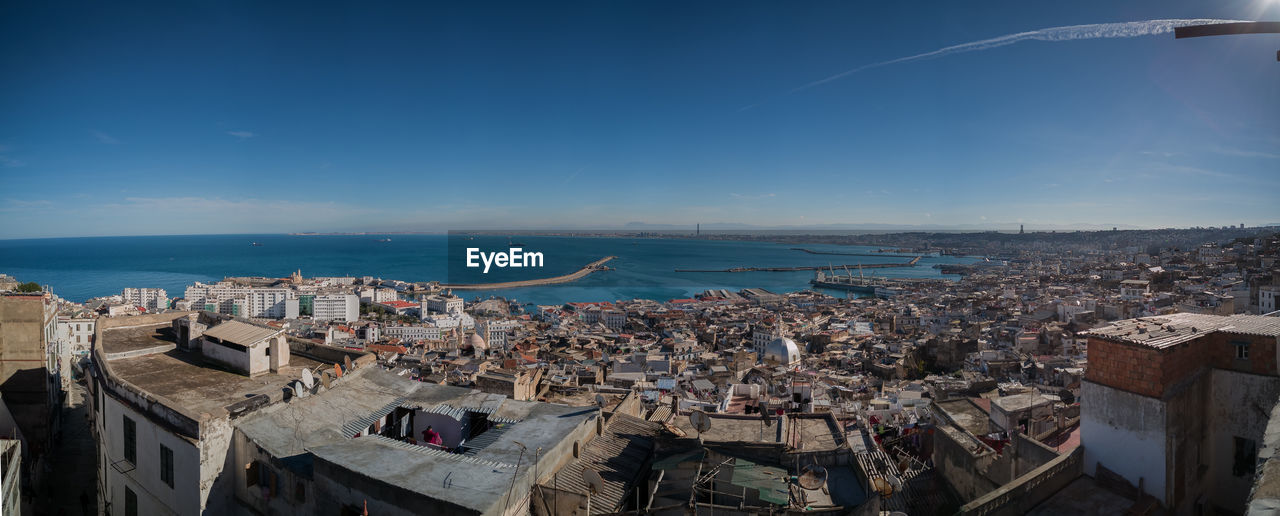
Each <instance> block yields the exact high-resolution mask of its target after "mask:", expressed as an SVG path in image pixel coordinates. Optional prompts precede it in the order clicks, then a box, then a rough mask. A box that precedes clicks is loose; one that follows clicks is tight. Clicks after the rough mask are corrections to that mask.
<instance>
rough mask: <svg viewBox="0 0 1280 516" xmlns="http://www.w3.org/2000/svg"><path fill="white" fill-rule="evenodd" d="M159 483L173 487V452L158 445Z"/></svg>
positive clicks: (166, 447)
mask: <svg viewBox="0 0 1280 516" xmlns="http://www.w3.org/2000/svg"><path fill="white" fill-rule="evenodd" d="M160 481H161V482H164V483H165V485H167V486H169V487H173V450H170V449H169V447H168V446H165V445H163V444H162V445H160Z"/></svg>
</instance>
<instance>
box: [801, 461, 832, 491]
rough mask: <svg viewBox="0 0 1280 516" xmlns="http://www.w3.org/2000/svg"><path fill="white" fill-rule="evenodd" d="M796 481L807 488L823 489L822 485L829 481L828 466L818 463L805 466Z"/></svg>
mask: <svg viewBox="0 0 1280 516" xmlns="http://www.w3.org/2000/svg"><path fill="white" fill-rule="evenodd" d="M796 483H798V484H800V487H803V488H805V489H810V490H813V489H822V486H823V485H825V484H826V483H827V468H824V467H822V466H819V465H817V464H810V465H808V466H805V467H804V469H802V470H801V473H800V477H799V478H798V479H796Z"/></svg>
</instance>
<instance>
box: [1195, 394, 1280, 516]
mask: <svg viewBox="0 0 1280 516" xmlns="http://www.w3.org/2000/svg"><path fill="white" fill-rule="evenodd" d="M1211 378H1212V381H1211V387H1210V394H1209V397H1210V401H1209V403H1207V404H1205V406H1204V407H1205V410H1206V411H1207V412H1208V413H1207V415H1206V417H1205V418H1204V419H1205V420H1207V421H1208V422H1209V436H1208V437H1209V438H1208V439H1207V441H1206V442H1205V445H1206V446H1208V448H1209V450H1208V451H1207V455H1208V456H1210V457H1212V460H1210V461H1209V475H1208V478H1209V480H1210V482H1211V484H1210V486H1209V487H1210V492H1211V494H1210V497H1209V501H1210V502H1211V503H1212V504H1214V505H1216V506H1218V507H1221V508H1223V509H1226V510H1228V511H1231V512H1242V511H1244V509H1245V505H1244V504H1245V501H1246V500H1248V498H1249V490H1250V488H1251V487H1252V485H1253V480H1254V469H1253V468H1249V473H1248V474H1246V475H1244V476H1237V475H1235V474H1233V473H1232V466H1233V462H1234V460H1233V459H1234V453H1235V437H1243V438H1245V439H1249V440H1252V441H1253V442H1254V443H1255V445H1256V446H1257V450H1258V451H1259V452H1261V450H1262V445H1263V441H1264V439H1263V433H1264V431H1265V429H1266V427H1267V421H1268V419H1269V416H1270V414H1269V412H1268V409H1269V408H1270V407H1272V406H1274V405H1275V403H1276V400H1277V399H1280V378H1278V377H1274V376H1263V375H1255V374H1248V373H1239V372H1234V371H1226V370H1222V369H1215V370H1213V375H1212V377H1211Z"/></svg>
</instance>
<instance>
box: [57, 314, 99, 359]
mask: <svg viewBox="0 0 1280 516" xmlns="http://www.w3.org/2000/svg"><path fill="white" fill-rule="evenodd" d="M96 322H97V321H96V320H95V319H92V318H89V317H83V318H74V319H73V318H71V317H65V316H63V317H58V340H61V341H62V342H65V343H67V344H68V345H69V346H70V347H71V351H72V353H73V354H74V353H81V354H83V353H88V352H89V345H90V344H92V343H93V329H94V326H95V325H96Z"/></svg>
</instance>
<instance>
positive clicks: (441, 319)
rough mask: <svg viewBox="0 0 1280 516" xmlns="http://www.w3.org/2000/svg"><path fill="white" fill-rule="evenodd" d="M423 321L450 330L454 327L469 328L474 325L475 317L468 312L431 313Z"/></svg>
mask: <svg viewBox="0 0 1280 516" xmlns="http://www.w3.org/2000/svg"><path fill="white" fill-rule="evenodd" d="M423 322H426V323H428V324H430V325H432V326H435V327H437V328H440V329H442V330H451V329H454V328H461V329H463V330H470V329H472V328H475V327H476V320H475V318H473V317H471V316H470V315H468V314H456V315H432V316H430V317H427V318H426V319H425V320H424V321H423Z"/></svg>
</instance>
